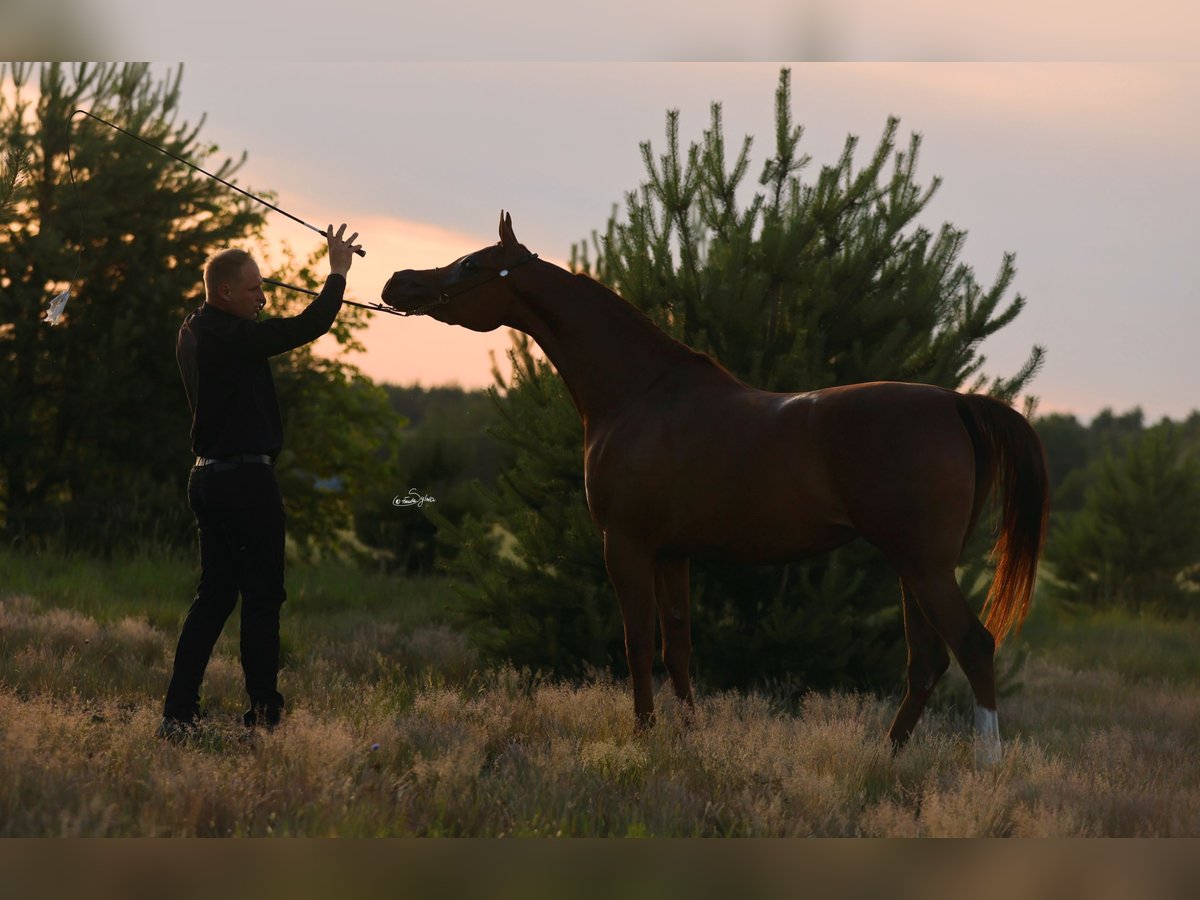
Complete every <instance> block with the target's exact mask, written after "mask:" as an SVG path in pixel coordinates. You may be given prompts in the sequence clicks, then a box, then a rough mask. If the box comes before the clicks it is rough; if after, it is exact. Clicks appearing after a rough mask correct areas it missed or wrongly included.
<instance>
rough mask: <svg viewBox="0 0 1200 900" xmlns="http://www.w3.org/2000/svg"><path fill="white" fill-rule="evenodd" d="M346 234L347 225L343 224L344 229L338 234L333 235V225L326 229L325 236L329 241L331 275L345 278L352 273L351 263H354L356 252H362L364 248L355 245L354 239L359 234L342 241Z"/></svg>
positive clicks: (339, 230) (355, 233)
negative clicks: (348, 273)
mask: <svg viewBox="0 0 1200 900" xmlns="http://www.w3.org/2000/svg"><path fill="white" fill-rule="evenodd" d="M345 233H346V225H345V223H342V227H341V228H339V229H338V230H337V234H334V233H333V225H332V224H330V226H329V227H328V228H326V229H325V234H326V235H328V240H329V274H331V275H341V276H343V277H345V275H346V273H347V272H349V271H350V263H351V262H353V261H354V251H355V250H361V249H362V247H361V246H359V245H358V244H356V243H354V239H355V238H356V237H358V232H357V231H356V232H354V234H352V235H350V237H348V238H346V239H345V240H342V235H343V234H345Z"/></svg>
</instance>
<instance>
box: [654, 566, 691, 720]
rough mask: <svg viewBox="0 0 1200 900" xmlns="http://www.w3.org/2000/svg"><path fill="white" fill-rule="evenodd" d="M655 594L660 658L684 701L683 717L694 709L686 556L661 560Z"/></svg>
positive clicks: (688, 717)
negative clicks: (690, 671)
mask: <svg viewBox="0 0 1200 900" xmlns="http://www.w3.org/2000/svg"><path fill="white" fill-rule="evenodd" d="M656 587H657V591H656V596H657V598H658V624H659V629H660V630H661V631H662V654H663V662H664V663H666V666H667V672H668V673H670V675H671V685H672V686H673V687H674V688H675V696H676V697H678V698H679V699H680V701H682V703H683V708H684V717H685V720H687V721H690V720H691V713H692V709H693V701H692V681H691V676H690V674H689V672H688V667H689V666H690V665H691V660H692V624H691V612H690V609H689V594H690V588H689V583H688V561H687V560H686V559H667V560H660V561H659V564H658V580H657V584H656Z"/></svg>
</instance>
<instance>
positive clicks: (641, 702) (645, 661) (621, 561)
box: [604, 530, 655, 728]
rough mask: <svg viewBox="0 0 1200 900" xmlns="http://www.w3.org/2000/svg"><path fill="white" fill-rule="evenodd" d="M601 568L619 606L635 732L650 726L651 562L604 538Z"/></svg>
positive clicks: (635, 548) (634, 547) (609, 535)
mask: <svg viewBox="0 0 1200 900" xmlns="http://www.w3.org/2000/svg"><path fill="white" fill-rule="evenodd" d="M604 564H605V566H606V567H607V568H608V577H609V579H610V580H611V581H612V585H613V588H614V589H615V590H616V592H617V600H618V601H619V602H620V604H621V619H622V621H623V622H624V624H625V658H626V659H627V660H628V662H629V676H630V680H631V681H632V683H633V712H634V715H635V716H636V718H637V725H638V727H639V728H645V727H647V726H649V725H653V724H654V685H653V681H652V679H651V669H652V668H653V666H654V607H655V602H654V586H655V585H654V582H655V565H654V559H653V558H652V557H651V555H650V554H649V553H647V552H646V551H645V550H644V549H643V548H642V547H640V546H639V545H638V544H637V543H636V542H634V541H631V540H629V539H628V538H623V537H621V536H619V535H616V534H614V533H613V532H612V531H611V530H610V531H607V532H605V535H604Z"/></svg>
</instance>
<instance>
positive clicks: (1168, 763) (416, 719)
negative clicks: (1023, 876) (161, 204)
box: [0, 595, 1200, 836]
mask: <svg viewBox="0 0 1200 900" xmlns="http://www.w3.org/2000/svg"><path fill="white" fill-rule="evenodd" d="M332 605H333V606H335V607H336V606H337V604H336V603H334V604H332ZM342 615H344V616H346V617H349V618H350V619H351V620H354V617H355V616H356V615H362V616H364V618H363V619H362V620H361V621H359V622H358V624H357V625H354V624H351V625H346V624H345V623H343V624H342V625H341V626H340V627H339V626H335V625H334V624H333V620H332V619H327V618H326V617H325V616H324V614H317V613H313V614H311V615H309V614H305V613H304V612H303V611H301V612H298V613H296V614H294V616H293V621H291V622H289V621H288V619H287V615H286V614H285V631H287V630H289V629H290V631H288V633H289V634H290V637H289V641H290V643H291V645H292V647H291V651H290V653H289V656H288V663H287V665H286V667H285V669H284V671H283V673H282V676H281V685H282V689H283V691H284V693H285V694H287V695H288V697H289V698H290V699H291V701H292V709H291V711H290V714H289V715H288V717H287V718H286V720H285V722H284V724H283V725H282V726H281V727H280V728H278V729H277V730H276V731H275V732H274V733H271V734H255V735H254V736H252V737H248V736H247V735H246V734H245V733H244V731H243V729H242V728H241V726H240V724H238V713H239V711H240V710H241V708H242V703H243V700H242V694H241V684H240V682H241V673H240V668H239V666H238V664H237V661H236V657H235V654H236V638H235V636H234V635H226V636H225V637H223V638H222V641H221V643H220V644H219V645H218V651H217V654H216V656H215V657H214V659H213V662H212V664H211V666H210V668H209V673H208V677H207V680H206V697H207V701H208V704H209V707H210V709H211V716H210V719H209V722H208V724H207V725H206V726H205V728H204V729H203V730H202V732H201V734H200V735H199V736H198V737H197V738H196V739H195V740H193V741H192V742H191V743H189V744H187V745H184V746H175V745H172V744H166V743H163V742H162V741H159V740H158V739H156V738H155V736H154V730H155V726H156V725H157V721H158V712H159V704H160V702H161V699H160V698H161V694H162V691H163V689H164V687H165V684H166V680H167V677H168V667H169V664H170V658H171V650H172V646H173V641H174V639H175V636H176V627H175V624H174V623H172V624H170V625H164V626H158V625H155V624H152V623H151V622H150V621H149V620H148V619H146V618H141V617H138V616H133V615H119V616H110V617H105V616H97V615H94V614H90V613H87V612H82V611H80V610H79V609H73V608H70V607H67V606H61V605H54V604H47V603H43V602H41V601H39V600H37V599H34V598H33V597H31V596H28V595H9V596H5V597H3V599H0V835H6V836H8V835H25V836H32V835H312V836H321V835H342V836H373V835H473V836H500V835H564V836H565V835H573V836H574V835H590V836H608V835H622V836H625V835H628V836H645V835H656V836H657V835H663V836H666V835H672V836H691V835H714V836H715V835H731V836H732V835H739V836H741V835H745V836H802V835H830V836H836V835H846V836H851V835H872V836H1002V835H1003V836H1009V835H1011V836H1092V835H1096V836H1100V835H1131V836H1132V835H1196V834H1198V833H1200V764H1198V763H1197V758H1196V753H1195V747H1196V746H1197V744H1198V739H1200V690H1198V688H1197V685H1196V684H1195V683H1193V682H1190V681H1187V680H1182V681H1181V680H1174V681H1168V680H1162V679H1154V678H1144V677H1141V678H1134V679H1131V678H1129V677H1126V676H1123V675H1121V674H1118V673H1116V672H1113V671H1106V670H1103V669H1099V668H1091V669H1072V668H1068V667H1066V666H1065V665H1063V664H1062V663H1059V662H1056V661H1055V660H1054V659H1052V658H1049V657H1046V656H1044V655H1037V654H1035V655H1034V656H1033V657H1032V658H1031V659H1030V660H1029V661H1028V662H1027V663H1026V664H1025V666H1024V670H1023V672H1022V673H1021V678H1020V680H1021V683H1022V689H1021V690H1020V691H1019V692H1018V693H1017V694H1016V695H1014V696H1012V697H1009V698H1008V699H1007V700H1006V701H1005V702H1004V703H1003V705H1002V711H1001V729H1002V732H1003V733H1004V735H1005V737H1006V738H1007V740H1006V754H1005V759H1004V762H1003V763H1002V765H1000V766H999V767H998V768H997V769H995V770H987V771H980V770H978V769H976V767H975V764H974V753H973V747H972V745H971V741H970V730H969V712H970V710H969V706H968V705H966V704H964V703H962V702H959V701H960V699H961V697H960V694H961V685H956V684H955V683H954V682H952V683H951V684H950V685H949V686H948V687H947V688H946V690H945V691H944V693H943V696H942V698H941V700H940V701H939V702H938V703H936V704H935V705H934V707H933V708H932V709H931V710H930V711H929V712H928V713H927V714H926V716H925V718H924V719H923V720H922V722H921V725H920V727H919V728H918V730H917V733H916V735H915V736H914V739H913V741H912V742H911V744H910V745H909V747H908V748H907V749H906V750H905V751H904V752H903V753H901V754H900V755H899V756H896V757H893V756H892V755H891V753H890V752H889V751H888V749H887V747H886V746H885V745H884V739H883V736H884V734H885V731H886V728H887V725H888V722H889V721H890V717H891V715H892V714H893V712H894V703H893V702H892V701H884V700H880V699H877V698H874V697H868V696H861V695H850V694H834V695H828V696H825V695H815V694H814V695H809V696H808V697H806V698H805V699H804V701H803V702H802V704H801V705H800V707H799V708H798V709H788V708H785V704H784V703H783V702H776V701H774V700H773V699H771V698H768V697H763V696H754V695H751V696H744V695H739V694H732V693H731V694H718V695H713V696H706V697H703V698H702V699H701V700H700V702H699V706H698V710H697V714H696V717H695V721H694V723H693V724H692V725H691V726H690V727H688V726H686V725H685V724H684V723H683V721H682V719H681V717H680V716H679V715H678V710H677V709H676V707H675V706H674V703H673V700H672V698H671V697H670V696H669V694H670V691H669V690H667V691H662V692H660V696H659V705H660V707H661V714H660V723H659V726H658V727H656V728H654V729H652V730H651V731H649V732H648V733H644V734H639V733H636V732H635V731H634V729H633V727H632V715H631V702H630V699H629V694H628V691H627V689H626V688H625V686H624V685H621V684H614V683H611V682H607V681H603V680H599V681H595V682H593V683H590V684H585V685H567V684H560V683H554V682H550V681H546V680H543V679H540V678H537V677H535V676H531V675H529V674H528V673H518V672H515V671H513V670H512V669H501V670H498V671H492V672H487V673H480V672H478V671H477V670H476V667H475V661H474V658H473V655H472V653H471V651H470V649H469V647H467V645H466V644H465V643H464V642H463V640H462V639H461V637H459V636H458V635H456V634H455V633H454V632H452V631H450V630H449V629H448V628H447V627H446V626H445V625H444V624H440V623H439V622H438V621H436V617H433V619H431V620H427V621H425V622H424V624H418V623H416V622H415V621H411V620H406V618H405V613H404V612H403V611H402V610H392V611H391V615H389V610H388V609H385V608H378V609H374V610H373V611H371V612H370V614H369V615H367V614H366V613H363V612H362V611H361V610H359V611H358V612H356V611H355V610H354V609H352V608H350V607H346V608H344V609H343V610H342ZM322 623H325V624H326V625H327V626H328V628H323V626H322ZM368 623H371V624H368ZM232 624H233V623H232V622H231V625H232Z"/></svg>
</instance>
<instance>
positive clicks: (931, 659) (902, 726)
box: [888, 581, 950, 752]
mask: <svg viewBox="0 0 1200 900" xmlns="http://www.w3.org/2000/svg"><path fill="white" fill-rule="evenodd" d="M900 591H901V594H902V595H903V603H904V637H905V640H906V642H907V643H908V689H907V691H906V692H905V694H904V700H903V701H902V702H901V704H900V710H899V711H898V712H897V713H896V719H895V721H893V722H892V727H891V729H890V730H889V731H888V737H889V738H890V739H891V742H892V750H893V752H897V751H899V750H900V748H901V747H903V746H904V745H905V744H906V743H907V742H908V739H909V737H910V736H911V735H912V731H913V728H914V727H915V726H916V724H917V720H918V719H920V718H921V713H922V712H923V711H924V710H925V704H926V703H928V702H929V696H930V695H931V694H932V693H933V689H934V686H935V685H937V683H938V679H940V678H941V677H942V675H944V674H945V672H946V669H947V668H949V666H950V654H948V653H947V652H946V643H945V642H944V641H943V640H942V639H941V638H940V637H938V633H937V631H935V630H934V628H933V626H932V625H930V624H929V620H928V619H927V618H925V613H923V612H921V608H920V606H919V605H918V604H917V601H916V598H915V597H914V596H913V593H912V591H911V590H909V588H908V587H907V586H905V584H904V582H903V581H901V582H900Z"/></svg>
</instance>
